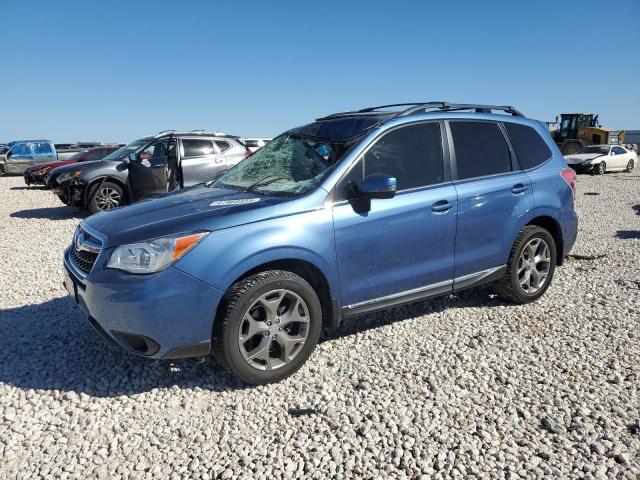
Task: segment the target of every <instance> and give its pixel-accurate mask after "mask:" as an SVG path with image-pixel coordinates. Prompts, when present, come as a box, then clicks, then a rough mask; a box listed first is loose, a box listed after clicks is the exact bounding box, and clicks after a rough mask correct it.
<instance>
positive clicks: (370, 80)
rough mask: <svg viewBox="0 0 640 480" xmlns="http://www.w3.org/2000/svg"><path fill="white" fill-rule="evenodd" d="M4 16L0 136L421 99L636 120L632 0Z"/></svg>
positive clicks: (150, 6)
mask: <svg viewBox="0 0 640 480" xmlns="http://www.w3.org/2000/svg"><path fill="white" fill-rule="evenodd" d="M609 11H612V12H614V13H615V15H607V13H608V12H609ZM0 19H2V29H1V33H0V61H1V62H2V64H3V68H2V69H1V70H0V71H1V72H2V74H1V75H0V141H9V140H12V139H17V138H26V137H46V138H51V139H52V140H54V141H56V142H65V141H69V142H70V141H77V140H94V139H95V140H102V141H123V142H124V141H129V140H132V139H134V138H136V137H140V136H142V135H146V134H149V133H153V132H156V131H159V130H163V129H170V128H175V129H189V130H191V129H198V128H206V129H217V128H221V129H222V130H223V131H225V132H227V133H233V134H237V135H242V136H272V135H275V134H277V133H279V132H281V131H283V130H285V129H288V128H290V127H292V126H296V125H299V124H303V123H306V122H307V121H309V120H311V119H313V118H316V117H318V116H321V115H324V114H328V113H332V112H334V111H343V110H348V109H354V108H362V107H365V106H371V105H379V104H385V103H396V102H408V101H422V100H425V101H428V100H448V101H457V102H482V103H498V104H512V105H515V106H516V107H518V108H520V109H521V110H522V111H523V112H524V113H525V114H526V115H527V116H530V117H533V118H537V119H540V120H552V119H553V118H554V117H555V116H556V115H557V114H559V113H561V112H570V111H591V112H596V113H599V114H600V120H601V122H602V123H603V124H604V125H605V126H607V127H611V128H627V129H640V88H639V85H640V49H638V46H639V45H640V40H639V38H640V1H639V0H626V1H625V0H620V1H613V2H610V3H609V4H605V3H602V2H601V1H600V2H598V1H589V0H587V1H584V0H583V1H579V0H576V1H571V0H567V1H552V0H548V1H547V0H536V1H518V0H512V1H497V0H496V1H490V0H487V1H473V0H466V1H416V2H411V1H406V2H403V1H394V2H391V1H388V2H373V1H348V0H340V1H335V2H334V1H314V2H302V1H299V0H298V1H282V2H276V1H274V2H244V1H241V0H235V1H228V2H227V1H224V2H214V1H184V2H161V1H148V2H145V1H126V2H125V1H90V0H87V1H78V2H76V1H71V0H69V1H65V2H52V1H43V2H35V1H30V0H1V1H0Z"/></svg>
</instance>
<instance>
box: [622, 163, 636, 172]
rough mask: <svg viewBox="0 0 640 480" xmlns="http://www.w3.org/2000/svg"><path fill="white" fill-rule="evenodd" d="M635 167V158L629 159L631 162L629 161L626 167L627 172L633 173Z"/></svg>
mask: <svg viewBox="0 0 640 480" xmlns="http://www.w3.org/2000/svg"><path fill="white" fill-rule="evenodd" d="M633 167H634V162H633V160H629V162H628V163H627V168H625V169H624V171H625V172H627V173H631V172H633Z"/></svg>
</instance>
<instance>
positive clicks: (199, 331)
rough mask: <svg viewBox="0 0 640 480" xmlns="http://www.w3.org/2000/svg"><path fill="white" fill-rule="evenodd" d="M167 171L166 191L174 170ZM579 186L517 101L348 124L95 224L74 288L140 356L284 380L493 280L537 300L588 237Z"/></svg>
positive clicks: (521, 299) (72, 273) (313, 129)
mask: <svg viewBox="0 0 640 480" xmlns="http://www.w3.org/2000/svg"><path fill="white" fill-rule="evenodd" d="M151 141H152V142H153V141H167V140H166V139H157V140H151ZM154 150H155V151H164V152H166V151H167V149H162V148H156V149H154ZM166 160H167V162H168V161H169V159H166ZM129 161H130V162H136V161H139V159H137V157H136V155H135V154H132V155H131V158H130V159H129ZM152 164H153V167H154V168H149V172H148V178H147V179H146V181H147V184H148V185H149V188H150V189H155V186H154V185H155V182H157V181H158V179H159V176H161V175H162V174H164V173H163V172H165V170H166V169H164V170H163V169H162V168H157V166H158V165H162V164H163V159H161V158H160V159H154V162H152ZM139 170H140V169H139ZM139 180H140V185H144V184H145V180H144V179H139ZM160 180H161V179H160ZM574 181H575V173H574V172H573V170H571V169H570V168H567V165H566V163H565V161H564V159H563V157H562V155H561V153H560V151H559V150H558V149H557V148H556V146H555V144H554V143H553V141H552V140H551V137H550V136H549V133H548V132H547V130H546V128H545V127H544V125H543V124H541V123H540V122H537V121H534V120H530V119H527V118H525V117H524V116H523V115H522V114H520V113H519V112H518V111H517V110H515V109H514V108H513V107H503V106H492V105H469V104H450V103H446V102H429V103H417V104H400V105H385V106H382V107H374V108H366V109H363V110H359V111H355V112H344V113H337V114H334V115H329V116H327V117H323V118H320V119H317V120H316V121H315V122H313V123H310V124H308V125H305V126H303V127H299V128H294V129H292V130H289V131H287V132H285V133H283V134H282V135H280V136H278V137H277V138H275V139H274V140H273V141H272V142H270V143H269V144H268V145H266V146H265V147H263V148H262V149H260V150H258V151H257V152H256V153H254V154H253V155H252V156H251V157H248V158H247V159H245V160H243V161H242V162H240V163H239V164H237V165H235V166H234V167H232V168H231V169H229V170H228V171H227V172H226V173H224V174H223V175H222V176H221V177H219V178H218V179H217V180H216V181H214V182H210V183H208V184H201V185H197V186H194V187H190V188H186V189H182V190H180V191H179V192H177V193H176V192H172V193H169V194H167V195H165V196H162V197H160V198H157V199H152V200H149V201H145V202H142V203H138V204H134V205H130V206H126V207H122V208H118V209H115V210H113V211H109V212H105V213H99V214H97V215H93V216H91V217H89V218H87V219H86V220H84V221H83V222H82V223H81V224H80V226H79V227H78V229H77V231H76V233H75V236H74V239H73V243H72V244H71V246H70V247H69V248H68V249H67V251H66V252H65V257H64V265H65V272H66V277H65V285H66V287H67V289H68V290H69V292H70V293H71V294H72V295H73V296H74V298H75V300H76V302H77V303H78V304H79V305H80V307H81V308H82V309H83V310H84V311H85V312H86V313H87V314H88V320H89V322H90V324H91V325H92V326H93V327H94V328H95V330H97V331H98V332H99V333H100V334H101V335H102V336H104V337H105V338H106V339H108V340H110V341H112V342H115V343H116V344H118V345H120V346H121V347H123V348H125V349H126V350H128V351H130V352H133V353H135V354H138V355H141V356H145V357H150V358H156V359H168V358H182V357H203V356H205V355H208V354H210V353H213V354H214V355H215V357H216V358H217V359H218V361H219V362H220V363H221V364H222V365H223V366H224V367H225V368H226V369H227V370H228V371H230V372H231V373H232V374H234V375H236V376H238V377H240V378H241V379H242V380H244V381H245V382H248V383H252V384H262V383H267V382H274V381H278V380H280V379H283V378H285V377H287V376H288V375H291V374H292V373H293V372H295V371H296V370H297V369H298V368H299V367H300V366H301V365H302V364H303V363H304V362H305V361H306V360H307V358H308V357H309V355H310V354H311V352H312V351H313V349H314V348H315V346H316V344H317V342H318V337H319V335H320V331H321V328H322V327H327V328H336V327H338V325H339V324H340V321H341V320H342V319H344V318H347V317H352V316H357V315H360V314H363V313H365V312H371V311H374V310H378V309H384V308H388V307H392V306H395V305H399V304H403V303H408V302H413V301H416V300H419V299H423V298H426V297H430V296H434V295H443V294H448V293H451V292H454V291H458V290H461V289H465V288H469V287H473V286H476V285H480V284H485V283H491V284H492V286H493V288H494V289H495V291H496V292H497V293H498V294H499V295H500V296H501V297H502V298H504V299H506V300H508V301H511V302H516V303H526V302H530V301H533V300H536V299H537V298H538V297H540V296H541V295H542V294H543V293H544V292H545V290H546V289H547V288H548V287H549V284H550V283H551V280H552V277H553V273H554V270H555V267H556V265H561V264H562V261H563V258H564V257H565V256H566V255H567V253H568V252H569V250H570V249H571V247H572V246H573V243H574V241H575V239H576V233H577V217H576V214H575V212H574V207H573V202H574V196H575V185H574Z"/></svg>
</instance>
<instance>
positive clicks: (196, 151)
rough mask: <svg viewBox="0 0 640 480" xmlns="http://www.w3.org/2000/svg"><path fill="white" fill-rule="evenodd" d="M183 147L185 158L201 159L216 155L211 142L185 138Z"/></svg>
mask: <svg viewBox="0 0 640 480" xmlns="http://www.w3.org/2000/svg"><path fill="white" fill-rule="evenodd" d="M182 146H183V147H184V156H185V157H201V156H204V155H213V154H214V153H215V151H214V149H213V143H211V140H205V139H199V138H196V139H187V138H185V139H183V140H182Z"/></svg>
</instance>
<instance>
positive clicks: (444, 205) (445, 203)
mask: <svg viewBox="0 0 640 480" xmlns="http://www.w3.org/2000/svg"><path fill="white" fill-rule="evenodd" d="M452 207H453V203H451V202H449V200H439V201H437V202H436V203H434V204H433V205H431V210H433V211H434V212H447V211H449V210H450V209H451V208H452Z"/></svg>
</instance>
